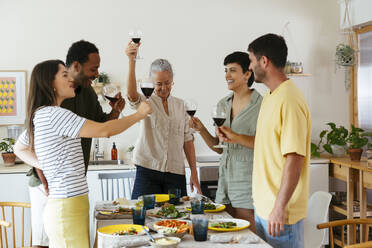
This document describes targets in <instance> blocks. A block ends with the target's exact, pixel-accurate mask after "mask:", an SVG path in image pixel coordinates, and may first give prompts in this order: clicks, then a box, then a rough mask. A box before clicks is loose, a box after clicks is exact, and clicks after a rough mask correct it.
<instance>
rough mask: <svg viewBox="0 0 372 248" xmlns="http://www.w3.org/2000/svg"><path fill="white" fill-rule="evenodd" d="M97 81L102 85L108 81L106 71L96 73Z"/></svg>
mask: <svg viewBox="0 0 372 248" xmlns="http://www.w3.org/2000/svg"><path fill="white" fill-rule="evenodd" d="M98 83H103V84H104V85H105V84H108V83H110V78H109V76H108V75H107V73H105V72H101V73H100V74H99V75H98Z"/></svg>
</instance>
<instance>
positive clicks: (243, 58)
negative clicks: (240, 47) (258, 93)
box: [223, 52, 254, 87]
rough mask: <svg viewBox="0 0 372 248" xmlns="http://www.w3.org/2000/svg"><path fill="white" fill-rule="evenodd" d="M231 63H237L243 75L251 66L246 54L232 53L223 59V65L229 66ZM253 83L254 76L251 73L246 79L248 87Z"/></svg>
mask: <svg viewBox="0 0 372 248" xmlns="http://www.w3.org/2000/svg"><path fill="white" fill-rule="evenodd" d="M231 63H237V64H239V65H240V66H241V67H242V70H243V73H246V72H247V71H249V65H250V64H251V61H250V59H249V55H248V53H245V52H233V53H231V54H229V55H227V56H226V57H225V59H224V60H223V65H227V64H231ZM253 82H254V75H253V71H252V74H251V76H250V77H249V79H248V87H251V86H252V84H253Z"/></svg>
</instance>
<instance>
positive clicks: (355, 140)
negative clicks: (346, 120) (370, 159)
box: [347, 125, 368, 149]
mask: <svg viewBox="0 0 372 248" xmlns="http://www.w3.org/2000/svg"><path fill="white" fill-rule="evenodd" d="M363 133H364V130H363V129H361V128H358V127H354V125H351V132H350V134H349V136H348V137H347V143H348V147H349V148H350V149H358V148H363V147H364V146H365V145H367V144H368V138H367V137H364V136H363Z"/></svg>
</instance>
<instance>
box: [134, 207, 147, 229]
mask: <svg viewBox="0 0 372 248" xmlns="http://www.w3.org/2000/svg"><path fill="white" fill-rule="evenodd" d="M132 217H133V224H137V225H142V226H144V225H145V219H146V208H145V207H135V208H132Z"/></svg>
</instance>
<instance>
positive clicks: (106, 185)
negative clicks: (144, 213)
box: [98, 171, 136, 201]
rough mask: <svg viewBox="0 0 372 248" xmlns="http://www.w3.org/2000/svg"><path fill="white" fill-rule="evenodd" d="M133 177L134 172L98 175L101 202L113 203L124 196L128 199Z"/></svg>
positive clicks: (130, 193)
mask: <svg viewBox="0 0 372 248" xmlns="http://www.w3.org/2000/svg"><path fill="white" fill-rule="evenodd" d="M135 176H136V172H135V171H127V172H120V173H100V174H98V179H100V181H101V196H102V201H113V200H115V199H116V198H120V197H126V196H128V197H129V199H130V198H131V195H132V189H133V185H134V178H135ZM115 186H116V187H115Z"/></svg>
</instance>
